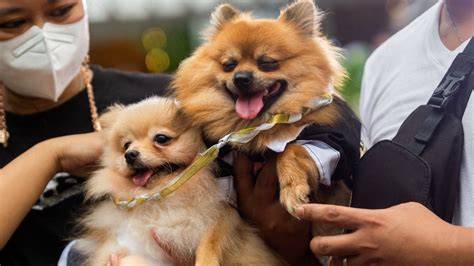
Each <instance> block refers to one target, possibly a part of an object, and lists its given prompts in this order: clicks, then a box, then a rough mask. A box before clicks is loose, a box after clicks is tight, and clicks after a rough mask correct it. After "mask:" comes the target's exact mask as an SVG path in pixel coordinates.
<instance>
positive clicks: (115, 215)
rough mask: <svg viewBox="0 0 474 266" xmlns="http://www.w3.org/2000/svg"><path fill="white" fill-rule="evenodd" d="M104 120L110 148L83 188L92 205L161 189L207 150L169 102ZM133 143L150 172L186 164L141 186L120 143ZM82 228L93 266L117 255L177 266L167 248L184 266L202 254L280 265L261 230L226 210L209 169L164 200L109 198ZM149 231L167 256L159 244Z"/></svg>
mask: <svg viewBox="0 0 474 266" xmlns="http://www.w3.org/2000/svg"><path fill="white" fill-rule="evenodd" d="M102 119H103V120H104V121H108V122H107V123H105V125H107V126H106V127H105V128H104V134H105V136H106V138H107V145H106V147H105V151H104V154H103V156H102V169H100V170H99V171H97V172H96V173H95V174H94V176H93V177H92V178H91V179H90V180H89V181H88V182H87V185H86V190H87V197H88V199H90V200H96V199H100V198H102V197H104V196H107V197H109V196H113V197H119V198H122V199H127V198H130V197H133V196H137V195H141V194H143V193H145V192H147V193H150V192H153V191H157V190H158V189H159V188H160V187H162V186H163V185H164V184H166V182H168V181H169V180H171V179H172V178H173V177H175V176H176V175H178V174H179V173H180V172H181V171H183V170H184V168H185V167H186V166H188V165H189V164H191V162H192V161H193V160H194V158H195V156H196V155H197V154H198V153H199V152H201V151H203V149H204V148H205V146H204V143H203V142H202V138H201V132H200V131H199V130H198V129H197V128H195V127H192V126H190V123H189V122H188V121H187V120H186V119H185V118H184V117H183V116H182V114H181V113H180V112H179V111H178V109H177V106H176V104H175V102H174V101H173V100H172V99H165V98H156V97H155V98H150V99H148V100H145V101H143V102H140V103H137V104H133V105H130V106H127V107H124V106H116V107H113V108H111V109H110V112H109V113H107V114H106V115H104V117H103V118H102ZM158 133H166V134H167V135H169V136H172V140H171V141H170V142H169V143H168V144H167V145H163V146H160V145H157V144H156V143H154V142H153V138H154V136H155V134H158ZM128 141H130V142H131V144H130V148H133V149H135V150H139V151H140V153H141V156H143V158H141V159H143V161H144V162H146V164H147V165H149V166H150V167H156V166H159V165H161V164H163V163H165V162H168V163H175V164H179V165H181V166H182V167H180V168H179V170H177V172H173V173H164V174H162V175H160V176H158V177H156V178H155V179H153V180H150V181H149V182H148V184H146V185H145V186H143V187H137V186H136V185H134V183H133V182H132V180H131V176H132V175H133V172H132V170H130V169H128V167H127V165H126V162H125V160H124V152H125V149H124V147H123V145H124V143H125V142H128ZM81 223H82V224H83V225H84V227H85V228H86V230H85V233H84V235H83V239H85V240H88V241H87V242H83V243H82V244H81V246H80V249H81V250H82V251H83V252H84V253H85V254H86V255H87V257H88V262H87V264H88V265H106V263H107V261H108V258H109V256H110V254H112V253H116V254H117V253H118V254H124V255H129V256H131V257H129V258H127V260H128V261H127V263H128V265H133V264H134V263H139V264H140V265H173V264H174V263H173V262H172V261H171V259H170V258H169V256H168V253H167V252H169V251H172V253H173V255H175V256H177V257H179V258H180V262H181V263H183V264H184V265H191V264H193V263H194V261H195V257H196V251H198V250H199V251H201V250H202V252H203V253H202V254H205V256H206V258H207V257H209V258H215V262H216V263H217V264H222V265H229V264H227V262H232V265H249V264H248V262H252V261H260V260H262V259H264V261H269V262H271V263H272V265H279V264H281V263H280V262H279V259H278V258H277V257H276V256H275V255H273V253H272V252H271V251H270V250H269V248H268V247H266V246H265V244H264V243H263V241H262V240H261V239H260V238H259V237H258V235H257V233H256V231H255V230H254V229H252V228H250V227H249V226H248V225H247V224H245V223H244V222H243V221H242V220H241V219H240V217H239V215H238V214H237V212H236V210H235V209H233V208H231V207H229V206H228V205H227V203H226V202H225V196H224V195H223V194H222V192H221V191H220V189H219V187H218V185H217V183H216V180H215V178H214V176H213V171H212V165H211V166H209V167H206V168H204V169H202V170H201V171H200V172H198V173H197V174H196V175H195V176H193V177H192V178H191V179H190V180H189V181H188V182H187V183H186V184H185V185H183V186H182V187H181V188H180V189H178V190H177V191H175V192H174V193H172V194H171V195H169V196H167V197H165V198H162V199H161V200H159V201H150V202H146V203H144V204H141V205H138V206H136V207H135V208H133V209H131V210H121V209H119V208H118V207H117V206H115V205H114V203H113V202H112V201H110V200H105V201H102V202H99V203H98V204H97V206H96V207H95V208H93V209H92V210H90V212H89V214H87V215H86V216H85V217H84V218H83V219H82V220H81ZM222 228H225V230H224V231H223V230H222ZM152 230H153V231H155V232H156V234H157V236H159V239H160V242H162V243H161V244H163V245H164V246H166V249H167V250H166V251H164V250H163V249H161V248H160V245H158V244H157V243H156V242H155V240H154V239H153V237H152ZM202 239H203V240H202ZM210 239H212V240H210ZM206 240H210V241H206ZM201 246H203V247H201ZM241 254H247V255H246V256H241ZM198 257H202V256H200V255H198ZM234 262H235V264H234ZM144 263H146V264H144ZM201 265H203V264H201Z"/></svg>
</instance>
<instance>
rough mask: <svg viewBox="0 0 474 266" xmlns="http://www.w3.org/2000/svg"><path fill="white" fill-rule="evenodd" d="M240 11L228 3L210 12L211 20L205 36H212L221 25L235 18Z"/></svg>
mask: <svg viewBox="0 0 474 266" xmlns="http://www.w3.org/2000/svg"><path fill="white" fill-rule="evenodd" d="M240 14H241V12H240V11H239V10H238V9H236V8H235V7H233V6H231V5H229V4H222V5H220V6H218V7H217V8H216V10H214V12H212V15H211V22H210V25H211V26H210V27H209V29H208V30H207V32H206V34H205V35H206V37H208V38H209V37H212V36H214V35H215V34H216V33H217V32H219V31H220V30H221V29H222V27H223V26H224V25H225V24H226V23H228V22H230V21H231V20H233V19H235V18H237V17H238V16H239V15H240Z"/></svg>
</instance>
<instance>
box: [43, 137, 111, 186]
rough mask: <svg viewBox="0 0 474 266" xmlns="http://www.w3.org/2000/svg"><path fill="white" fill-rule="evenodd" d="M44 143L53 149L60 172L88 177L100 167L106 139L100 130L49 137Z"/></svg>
mask: <svg viewBox="0 0 474 266" xmlns="http://www.w3.org/2000/svg"><path fill="white" fill-rule="evenodd" d="M44 145H47V146H46V147H48V148H50V149H53V151H54V153H55V157H56V162H57V163H56V164H57V169H58V172H68V173H71V174H74V175H77V176H81V177H87V176H89V175H90V173H91V172H92V171H93V170H95V169H96V168H97V167H98V159H99V157H100V155H101V154H102V148H103V145H104V139H103V137H102V136H101V133H100V132H94V133H87V134H77V135H69V136H63V137H58V138H53V139H49V140H46V141H45V142H44Z"/></svg>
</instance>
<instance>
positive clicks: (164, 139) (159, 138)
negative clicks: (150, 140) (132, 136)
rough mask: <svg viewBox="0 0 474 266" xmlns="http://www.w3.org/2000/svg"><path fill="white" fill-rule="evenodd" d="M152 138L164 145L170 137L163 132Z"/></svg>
mask: <svg viewBox="0 0 474 266" xmlns="http://www.w3.org/2000/svg"><path fill="white" fill-rule="evenodd" d="M154 140H155V143H157V144H160V145H164V144H167V143H168V142H169V141H170V140H171V138H170V137H168V136H166V135H163V134H158V135H156V136H155V139H154Z"/></svg>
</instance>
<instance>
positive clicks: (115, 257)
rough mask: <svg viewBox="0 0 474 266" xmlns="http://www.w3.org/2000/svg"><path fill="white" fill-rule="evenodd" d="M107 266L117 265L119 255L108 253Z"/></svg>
mask: <svg viewBox="0 0 474 266" xmlns="http://www.w3.org/2000/svg"><path fill="white" fill-rule="evenodd" d="M107 266H119V256H118V255H117V254H110V256H109V261H108V263H107Z"/></svg>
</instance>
